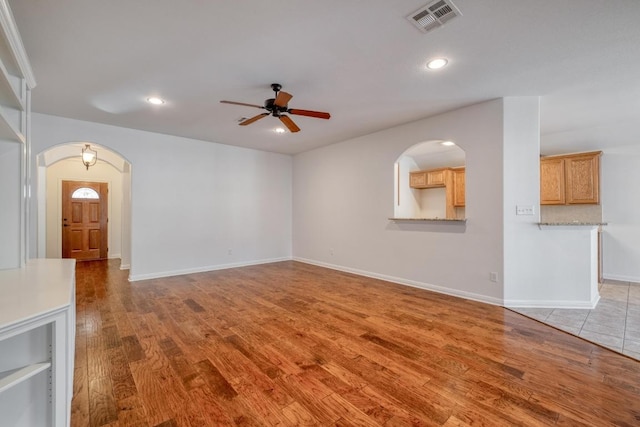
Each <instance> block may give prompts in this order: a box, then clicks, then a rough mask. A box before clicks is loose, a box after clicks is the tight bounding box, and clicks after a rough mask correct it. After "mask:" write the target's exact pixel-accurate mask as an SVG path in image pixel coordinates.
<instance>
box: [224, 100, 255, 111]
mask: <svg viewBox="0 0 640 427" xmlns="http://www.w3.org/2000/svg"><path fill="white" fill-rule="evenodd" d="M220 102H221V103H223V104H233V105H244V106H245V107H256V108H262V109H264V107H263V106H262V105H256V104H247V103H245V102H235V101H220Z"/></svg>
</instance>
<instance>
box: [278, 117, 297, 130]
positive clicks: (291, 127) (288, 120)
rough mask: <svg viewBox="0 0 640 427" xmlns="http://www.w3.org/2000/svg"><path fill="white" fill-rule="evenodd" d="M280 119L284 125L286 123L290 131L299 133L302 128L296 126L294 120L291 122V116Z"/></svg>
mask: <svg viewBox="0 0 640 427" xmlns="http://www.w3.org/2000/svg"><path fill="white" fill-rule="evenodd" d="M279 117H280V121H281V122H282V123H284V125H285V126H286V127H287V128H288V129H289V131H291V132H299V131H300V128H299V127H298V125H296V124H295V123H293V120H291V118H290V117H289V116H282V115H281V116H279Z"/></svg>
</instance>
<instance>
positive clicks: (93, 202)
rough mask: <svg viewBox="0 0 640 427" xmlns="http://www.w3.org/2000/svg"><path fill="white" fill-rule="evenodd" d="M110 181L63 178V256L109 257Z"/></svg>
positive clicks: (83, 258) (85, 258)
mask: <svg viewBox="0 0 640 427" xmlns="http://www.w3.org/2000/svg"><path fill="white" fill-rule="evenodd" d="M107 194H108V189H107V184H106V183H104V182H82V181H62V258H75V259H77V260H91V259H106V258H107V250H108V248H107Z"/></svg>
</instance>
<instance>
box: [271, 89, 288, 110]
mask: <svg viewBox="0 0 640 427" xmlns="http://www.w3.org/2000/svg"><path fill="white" fill-rule="evenodd" d="M291 98H293V95H291V94H290V93H287V92H282V91H280V92H278V95H276V100H275V101H273V103H274V105H277V106H278V107H286V106H287V104H288V103H289V100H290V99H291Z"/></svg>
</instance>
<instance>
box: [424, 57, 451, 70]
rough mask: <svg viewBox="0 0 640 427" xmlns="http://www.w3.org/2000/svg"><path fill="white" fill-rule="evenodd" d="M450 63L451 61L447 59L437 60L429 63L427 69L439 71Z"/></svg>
mask: <svg viewBox="0 0 640 427" xmlns="http://www.w3.org/2000/svg"><path fill="white" fill-rule="evenodd" d="M448 63H449V61H447V60H446V59H445V58H435V59H432V60H430V61H429V62H427V68H428V69H430V70H438V69H440V68H442V67H444V66H445V65H447V64H448Z"/></svg>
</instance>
